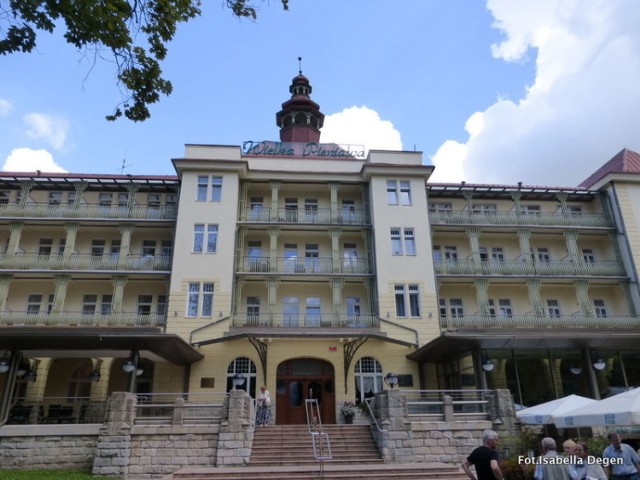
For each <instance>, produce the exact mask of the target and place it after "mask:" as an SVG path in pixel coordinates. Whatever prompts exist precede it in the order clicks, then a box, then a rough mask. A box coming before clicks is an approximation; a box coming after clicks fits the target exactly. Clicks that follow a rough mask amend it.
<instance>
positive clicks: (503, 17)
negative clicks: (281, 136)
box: [0, 0, 640, 187]
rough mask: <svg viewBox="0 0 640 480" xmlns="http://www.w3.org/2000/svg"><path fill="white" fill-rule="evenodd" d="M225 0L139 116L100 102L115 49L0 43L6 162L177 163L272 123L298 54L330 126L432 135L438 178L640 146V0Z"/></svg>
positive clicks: (413, 138)
mask: <svg viewBox="0 0 640 480" xmlns="http://www.w3.org/2000/svg"><path fill="white" fill-rule="evenodd" d="M223 3H224V2H223V1H222V0H220V1H214V0H208V1H206V2H204V5H203V7H202V10H203V14H202V16H200V17H198V18H196V19H194V20H192V21H190V22H188V23H187V24H181V25H180V26H179V27H178V31H177V34H176V37H175V39H174V41H173V42H171V44H170V45H169V54H168V57H167V59H166V61H165V62H164V63H163V69H164V73H165V75H166V77H167V78H169V79H170V80H171V81H172V83H173V88H174V91H173V94H172V95H171V96H169V97H163V98H162V99H161V100H160V102H159V103H157V104H154V105H152V106H151V115H152V116H151V119H149V120H147V121H145V122H141V123H134V122H131V121H129V120H126V119H120V120H118V121H116V122H107V121H106V120H105V119H104V117H105V115H107V114H110V113H112V111H113V109H114V107H115V106H116V105H117V104H118V103H119V102H120V101H121V99H122V97H121V92H120V90H119V89H118V86H117V84H116V81H115V67H114V65H113V63H112V62H111V61H110V59H109V57H108V55H105V56H104V58H105V59H104V60H98V61H97V62H96V61H94V57H93V56H91V55H88V54H87V53H86V52H82V51H78V50H76V49H74V48H73V47H71V46H70V45H68V44H67V43H66V42H65V41H64V39H63V37H62V33H63V32H56V33H54V34H47V33H41V34H40V35H39V36H38V48H37V51H36V52H33V53H30V54H23V53H17V54H12V55H9V56H3V57H0V165H2V167H1V168H2V170H5V171H23V172H24V171H27V172H29V171H35V170H41V171H43V172H71V173H99V174H116V173H123V172H124V173H130V174H153V175H172V174H175V171H174V169H173V166H172V164H171V159H172V158H179V157H182V156H183V154H184V145H185V144H190V143H195V144H216V145H242V143H243V142H244V141H247V140H254V141H255V140H277V139H278V128H277V126H276V124H275V113H276V112H277V111H278V110H280V106H281V104H282V102H284V101H286V100H288V99H289V97H290V94H289V91H288V88H289V85H290V83H291V79H292V78H293V77H294V76H295V75H297V73H298V60H297V58H298V57H299V56H301V57H302V58H303V60H302V72H303V74H304V75H305V76H307V77H308V78H309V79H310V82H311V85H312V87H313V92H312V94H311V96H312V99H313V100H314V101H316V102H317V103H319V104H320V107H321V111H322V112H323V113H324V114H325V115H326V118H325V127H324V129H323V131H322V136H321V141H322V142H326V143H331V142H337V143H346V144H357V145H364V146H365V147H366V148H367V149H392V150H400V149H402V150H410V151H413V150H418V151H421V152H423V158H424V163H425V164H426V165H434V166H435V170H434V173H433V175H432V176H431V179H430V181H432V182H461V181H465V182H467V183H493V184H516V183H517V182H523V183H524V184H525V185H546V186H567V187H569V186H576V185H578V184H579V183H580V182H581V181H582V180H584V179H585V178H586V177H588V176H589V174H591V173H592V172H593V171H595V170H596V169H597V168H598V167H599V166H601V165H602V164H603V163H605V162H606V161H607V160H609V159H610V158H612V157H613V156H614V155H615V154H616V153H618V152H619V151H620V150H622V149H623V148H630V149H632V150H636V151H640V115H639V114H638V112H640V55H638V52H640V29H638V28H637V19H638V18H640V2H638V1H636V0H518V1H517V2H514V1H512V0H486V1H482V0H404V1H403V2H396V1H393V0H350V1H348V2H345V1H344V0H323V1H322V2H319V1H314V2H312V1H310V0H290V2H289V3H290V10H289V11H283V9H282V8H281V6H280V3H279V2H278V1H277V0H270V1H261V0H258V1H257V5H258V7H259V11H258V19H257V20H256V21H255V22H254V21H250V20H246V19H243V20H239V19H237V18H235V17H233V15H232V14H231V13H230V11H229V10H228V9H226V8H225V7H224V6H223Z"/></svg>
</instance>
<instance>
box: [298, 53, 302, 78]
mask: <svg viewBox="0 0 640 480" xmlns="http://www.w3.org/2000/svg"><path fill="white" fill-rule="evenodd" d="M298 73H299V74H300V75H302V57H298Z"/></svg>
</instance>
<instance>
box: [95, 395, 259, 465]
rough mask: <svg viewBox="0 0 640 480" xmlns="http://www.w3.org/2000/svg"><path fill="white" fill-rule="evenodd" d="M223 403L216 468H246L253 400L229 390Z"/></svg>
mask: <svg viewBox="0 0 640 480" xmlns="http://www.w3.org/2000/svg"><path fill="white" fill-rule="evenodd" d="M225 403H226V405H225V406H226V407H227V409H226V412H225V413H223V415H225V416H226V418H224V417H223V419H222V423H221V424H220V434H219V437H218V452H217V459H216V466H218V467H227V466H242V465H245V466H246V465H248V464H249V457H250V456H251V447H252V444H253V431H254V427H253V426H252V425H253V420H254V417H255V410H254V406H253V400H252V399H251V397H250V396H249V394H248V393H247V392H245V391H244V390H231V392H229V396H228V397H227V399H225ZM223 408H224V407H223ZM94 473H95V472H94Z"/></svg>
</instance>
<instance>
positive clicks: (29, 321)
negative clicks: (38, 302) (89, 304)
mask: <svg viewBox="0 0 640 480" xmlns="http://www.w3.org/2000/svg"><path fill="white" fill-rule="evenodd" d="M96 308H99V306H96ZM166 323H167V315H166V314H157V313H149V314H141V313H138V312H119V313H115V312H112V313H105V314H103V313H82V312H51V313H47V312H46V311H45V312H37V313H35V312H33V313H32V312H28V311H26V312H25V311H22V312H15V311H7V310H5V311H3V312H0V326H3V327H6V326H18V327H20V326H26V327H32V326H33V327H38V326H57V327H69V326H79V327H87V326H88V327H160V326H164V325H166Z"/></svg>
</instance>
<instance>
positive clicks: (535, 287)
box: [527, 278, 544, 316]
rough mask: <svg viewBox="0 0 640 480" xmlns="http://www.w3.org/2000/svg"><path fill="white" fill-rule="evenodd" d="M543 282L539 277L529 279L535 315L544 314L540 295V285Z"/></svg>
mask: <svg viewBox="0 0 640 480" xmlns="http://www.w3.org/2000/svg"><path fill="white" fill-rule="evenodd" d="M541 285H542V283H541V282H540V279H538V278H528V279H527V289H528V291H529V304H530V305H531V308H533V313H534V315H537V316H544V305H543V304H542V297H541V296H540V286H541Z"/></svg>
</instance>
